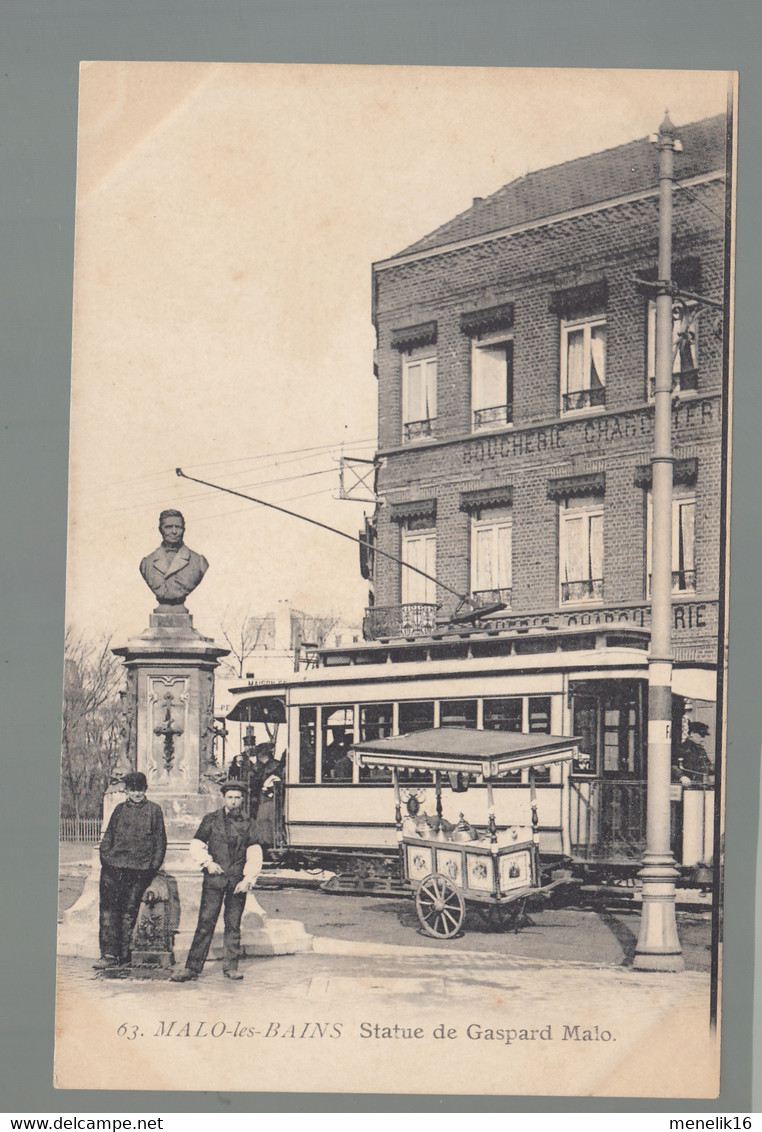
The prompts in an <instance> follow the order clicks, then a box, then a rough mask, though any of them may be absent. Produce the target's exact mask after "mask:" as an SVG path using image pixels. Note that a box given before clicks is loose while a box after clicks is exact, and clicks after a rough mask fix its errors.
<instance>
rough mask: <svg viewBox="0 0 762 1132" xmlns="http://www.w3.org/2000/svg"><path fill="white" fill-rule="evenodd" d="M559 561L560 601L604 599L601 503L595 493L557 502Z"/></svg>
mask: <svg viewBox="0 0 762 1132" xmlns="http://www.w3.org/2000/svg"><path fill="white" fill-rule="evenodd" d="M558 563H559V582H560V600H561V603H562V604H567V603H568V604H577V603H579V602H592V601H601V600H602V599H603V506H602V504H601V500H600V498H599V497H597V496H579V497H575V498H571V499H564V500H562V501H561V502H560V503H559V529H558Z"/></svg>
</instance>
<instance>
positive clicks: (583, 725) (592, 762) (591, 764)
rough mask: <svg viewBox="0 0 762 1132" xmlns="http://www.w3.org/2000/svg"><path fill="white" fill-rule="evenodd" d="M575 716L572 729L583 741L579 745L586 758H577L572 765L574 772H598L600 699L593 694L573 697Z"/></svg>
mask: <svg viewBox="0 0 762 1132" xmlns="http://www.w3.org/2000/svg"><path fill="white" fill-rule="evenodd" d="M572 704H573V711H574V718H573V722H572V730H573V732H574V734H575V735H578V736H579V737H580V739H581V740H582V742H581V743H580V745H579V750H580V754H581V755H585V756H586V757H585V759H584V760H581V761H577V760H575V762H574V763H573V765H572V770H573V772H574V774H596V773H597V771H598V759H597V753H598V701H597V699H595V698H594V697H593V696H579V695H575V696H573V697H572Z"/></svg>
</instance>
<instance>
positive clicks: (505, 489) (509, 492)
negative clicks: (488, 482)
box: [460, 483, 513, 512]
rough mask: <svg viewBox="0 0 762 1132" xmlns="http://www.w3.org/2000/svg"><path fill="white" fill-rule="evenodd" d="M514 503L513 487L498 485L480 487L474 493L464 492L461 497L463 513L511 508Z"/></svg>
mask: <svg viewBox="0 0 762 1132" xmlns="http://www.w3.org/2000/svg"><path fill="white" fill-rule="evenodd" d="M512 503H513V486H512V485H511V484H505V483H504V484H496V485H495V486H494V487H480V488H477V489H476V490H474V491H463V492H461V495H460V510H461V511H468V512H472V511H481V509H482V508H483V507H510V506H511V504H512Z"/></svg>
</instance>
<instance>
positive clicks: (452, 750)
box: [353, 727, 580, 778]
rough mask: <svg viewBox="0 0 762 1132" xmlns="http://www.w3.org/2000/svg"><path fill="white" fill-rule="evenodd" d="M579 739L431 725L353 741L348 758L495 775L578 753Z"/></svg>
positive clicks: (559, 760)
mask: <svg viewBox="0 0 762 1132" xmlns="http://www.w3.org/2000/svg"><path fill="white" fill-rule="evenodd" d="M579 742H580V740H579V739H576V738H569V736H568V735H523V734H519V733H517V732H512V731H476V730H474V729H473V728H466V727H431V728H428V729H427V730H425V731H413V732H411V733H410V734H407V735H392V736H390V737H389V738H387V739H373V740H371V741H370V742H367V743H357V744H356V745H355V746H354V747H353V758H354V760H355V762H356V763H357V765H358V766H380V767H390V768H393V767H405V768H409V769H412V770H441V771H444V772H447V771H456V772H458V771H459V772H461V773H463V774H480V775H481V776H482V777H483V778H499V777H500V776H501V775H504V774H508V773H509V772H510V771H515V770H522V769H523V768H524V767H540V766H549V765H550V764H551V763H563V762H569V761H570V760H571V759H575V758H578V751H579V748H578V744H579Z"/></svg>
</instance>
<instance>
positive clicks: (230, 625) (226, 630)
mask: <svg viewBox="0 0 762 1132" xmlns="http://www.w3.org/2000/svg"><path fill="white" fill-rule="evenodd" d="M217 620H218V621H219V624H220V630H221V632H222V635H223V637H224V638H225V641H226V643H227V645H228V648H229V649H230V656H229V657H227V658H226V659H225V660H224V661H223V662H222V664H221V666H220V667H221V671H222V672H225V671H228V672H230V673H232V675H233V676H237V677H238V679H239V680H240V679H243V674H244V669H245V666H246V661H247V660H248V658H249V657H250V656H251V655H252V653H254V652H256V650H257V648H258V647H259V646H260V645H261V644H263V642H264V639H265V638H266V637H267V636H268V628H269V626H270V623H271V622H272V618H271V617H270V615H269V614H265V615H264V616H263V617H255V616H252V614H251V613H250V612H249V611H248V610H246V612H245V613H243V614H239V615H237V616H236V615H235V614H234V613H232V612H230V611H229V609H225V612H224V613H223V614H222V615H218V617H217Z"/></svg>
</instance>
